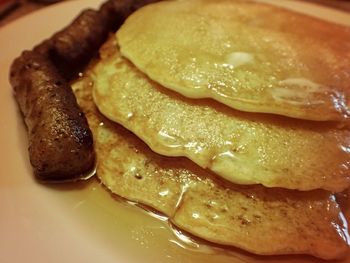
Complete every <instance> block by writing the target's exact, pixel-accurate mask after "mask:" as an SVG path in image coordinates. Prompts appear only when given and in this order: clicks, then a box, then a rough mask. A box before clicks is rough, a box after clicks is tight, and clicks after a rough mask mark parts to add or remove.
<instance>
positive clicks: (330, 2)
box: [0, 0, 350, 26]
mask: <svg viewBox="0 0 350 263" xmlns="http://www.w3.org/2000/svg"><path fill="white" fill-rule="evenodd" d="M64 1H74V0H64ZM276 1H277V0H276ZM295 1H306V2H312V3H316V4H320V5H325V6H329V7H332V8H336V9H340V10H343V11H345V12H350V0H295ZM3 2H5V3H6V2H7V3H8V4H9V5H13V6H12V7H10V8H9V10H7V12H6V13H5V14H3V15H1V10H0V26H3V25H5V24H7V23H9V22H11V21H13V20H15V19H17V18H18V17H21V16H23V15H26V14H28V13H31V12H33V11H35V10H38V9H41V8H43V7H45V6H47V5H49V4H48V3H45V0H36V1H30V0H17V1H15V0H3ZM46 2H50V1H49V0H46ZM51 2H52V0H51ZM1 3H2V1H1V0H0V4H1ZM14 3H16V4H14Z"/></svg>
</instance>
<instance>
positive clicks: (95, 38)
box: [48, 9, 109, 79]
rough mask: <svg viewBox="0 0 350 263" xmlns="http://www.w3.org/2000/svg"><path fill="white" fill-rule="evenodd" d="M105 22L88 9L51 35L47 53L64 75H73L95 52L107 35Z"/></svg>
mask: <svg viewBox="0 0 350 263" xmlns="http://www.w3.org/2000/svg"><path fill="white" fill-rule="evenodd" d="M107 22H108V21H107V19H106V18H105V17H102V16H100V15H99V14H98V12H97V11H94V10H90V9H88V10H85V11H83V12H82V13H81V14H80V15H79V16H78V17H77V18H76V19H75V20H74V21H73V22H72V23H71V24H70V25H69V26H68V27H66V28H64V29H63V30H61V31H60V32H57V33H56V34H54V35H53V36H52V37H51V39H50V40H49V46H50V47H49V50H48V55H49V58H50V59H51V60H52V62H53V63H54V64H55V66H56V67H57V68H58V70H59V71H60V72H61V73H62V75H63V76H64V77H66V78H67V79H70V78H72V77H74V76H75V74H76V73H77V71H78V70H80V69H81V67H82V66H84V65H85V64H86V63H87V62H88V61H89V60H90V59H91V57H92V56H93V55H94V54H95V53H96V52H97V50H98V47H99V46H100V45H101V44H102V43H103V42H104V41H105V39H106V37H107V35H108V32H109V28H108V24H107Z"/></svg>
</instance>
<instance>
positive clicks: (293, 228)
mask: <svg viewBox="0 0 350 263" xmlns="http://www.w3.org/2000/svg"><path fill="white" fill-rule="evenodd" d="M107 53H108V52H107ZM89 75H90V73H89V72H87V74H86V75H85V76H86V77H85V79H82V80H80V81H78V82H76V83H75V84H74V85H73V89H74V92H75V94H76V96H77V99H78V103H79V105H80V106H81V107H82V109H83V111H84V113H85V114H86V116H87V118H88V121H89V125H90V127H91V129H92V132H93V135H94V142H95V149H96V156H97V175H98V176H99V178H100V179H101V181H102V183H103V184H105V185H106V187H107V188H108V189H110V190H111V191H112V192H113V193H115V194H117V195H120V196H122V197H124V198H127V199H128V200H132V201H136V202H139V203H142V204H145V205H148V206H150V207H152V208H154V209H156V210H158V211H160V212H162V213H164V214H165V215H166V216H168V218H169V221H171V222H172V223H174V224H175V225H177V226H178V227H180V228H181V229H184V230H186V231H188V232H189V233H192V234H194V235H196V236H199V237H202V238H204V239H206V240H209V241H212V242H215V243H219V244H225V245H231V246H236V247H239V248H242V249H245V250H247V251H250V252H253V253H257V254H263V255H270V254H274V255H275V254H311V255H314V256H317V257H320V258H325V259H334V258H338V257H341V256H342V255H343V254H344V253H345V252H346V251H347V244H346V235H347V232H346V229H345V228H344V222H342V221H341V219H340V218H341V216H342V214H341V211H340V209H339V207H338V205H337V203H336V201H335V198H334V196H333V195H331V194H329V193H327V192H325V191H322V190H318V191H311V192H298V191H291V190H283V189H266V188H264V187H262V186H248V187H247V186H236V185H233V184H230V183H225V182H222V181H218V180H217V179H215V176H213V175H212V174H211V173H209V172H207V171H205V170H203V169H201V168H200V167H198V166H196V165H195V164H194V163H192V162H191V161H189V160H187V159H185V158H168V157H164V156H160V155H158V154H156V153H154V152H152V151H151V150H150V149H149V148H148V147H147V145H145V144H144V143H143V142H142V141H141V140H139V139H138V138H137V137H136V136H135V135H133V134H132V133H131V132H129V131H127V130H125V129H124V128H123V127H121V126H119V125H117V124H116V123H113V122H111V121H109V120H107V119H106V118H104V117H103V116H102V115H101V114H100V113H99V112H98V111H97V109H96V108H95V105H94V103H93V101H92V95H91V86H92V85H91V84H92V83H93V81H92V80H91V79H90V77H89Z"/></svg>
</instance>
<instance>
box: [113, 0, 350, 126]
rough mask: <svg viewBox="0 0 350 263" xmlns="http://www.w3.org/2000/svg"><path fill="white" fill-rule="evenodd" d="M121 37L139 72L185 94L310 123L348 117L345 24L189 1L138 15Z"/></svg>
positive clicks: (248, 5)
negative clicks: (305, 120)
mask: <svg viewBox="0 0 350 263" xmlns="http://www.w3.org/2000/svg"><path fill="white" fill-rule="evenodd" d="M117 38H118V42H119V45H120V47H121V53H122V55H123V56H125V57H127V58H128V59H129V60H130V61H132V63H133V64H135V65H136V66H137V68H138V69H140V70H141V71H142V72H144V73H145V74H146V75H148V76H149V77H150V78H151V79H153V80H154V81H156V82H158V83H160V84H161V85H162V86H164V87H166V88H169V89H171V90H174V91H176V92H179V93H181V94H183V95H184V96H187V97H191V98H213V99H215V100H217V101H220V102H221V103H224V104H226V105H228V106H229V107H232V108H235V109H238V110H242V111H249V112H265V113H274V114H279V115H285V116H290V117H295V118H300V119H307V120H340V119H347V118H348V117H349V112H350V111H349V109H348V107H347V95H349V94H348V89H349V83H350V74H349V72H350V28H347V27H345V26H340V25H335V24H331V23H328V22H325V21H321V20H318V19H316V18H312V17H309V16H306V15H302V14H298V13H295V12H292V11H289V10H285V9H282V8H278V7H274V6H270V5H266V4H261V3H255V2H251V1H239V0H236V1H233V0H183V1H164V2H160V3H156V4H152V5H148V6H146V7H144V8H142V9H140V10H138V11H137V12H135V13H134V14H132V15H131V16H130V17H129V18H128V19H127V20H126V22H125V23H124V25H123V26H122V27H121V29H120V30H119V31H118V32H117Z"/></svg>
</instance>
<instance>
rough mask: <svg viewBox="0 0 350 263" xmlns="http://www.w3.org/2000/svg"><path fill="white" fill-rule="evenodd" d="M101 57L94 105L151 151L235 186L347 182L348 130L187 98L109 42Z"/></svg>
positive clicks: (338, 186)
mask: <svg viewBox="0 0 350 263" xmlns="http://www.w3.org/2000/svg"><path fill="white" fill-rule="evenodd" d="M101 56H102V58H101V60H100V61H99V62H98V63H97V64H96V65H95V66H94V68H93V74H92V78H93V82H94V91H93V95H94V100H95V103H96V105H97V107H98V108H99V110H100V111H101V112H102V113H103V114H104V115H105V116H107V117H108V118H109V119H111V120H113V121H115V122H118V123H120V124H121V125H123V126H124V127H126V128H127V129H129V130H131V131H132V132H133V133H135V134H136V135H137V136H138V137H140V138H141V139H142V140H143V141H144V142H146V143H147V144H148V146H149V147H151V148H152V150H154V151H155V152H157V153H159V154H163V155H166V156H185V157H188V158H189V159H191V160H192V161H194V162H195V163H196V164H198V165H199V166H201V167H202V168H208V169H210V170H212V171H213V172H215V173H216V174H218V175H220V176H222V177H224V178H225V179H227V180H229V181H232V182H234V183H238V184H263V185H264V186H267V187H283V188H289V189H299V190H311V189H317V188H323V189H326V190H331V191H335V192H338V191H342V190H344V189H345V188H347V187H348V186H349V183H350V178H349V164H350V156H349V153H348V151H349V149H350V132H349V131H347V130H345V129H341V130H339V129H337V128H336V127H333V126H334V125H333V126H332V124H330V123H328V122H312V121H303V120H296V119H290V118H285V117H280V116H274V115H267V114H252V113H246V112H240V111H236V110H233V109H230V108H228V107H226V106H225V105H222V104H220V103H216V102H215V101H212V100H191V99H187V98H185V97H183V96H181V95H179V94H177V93H174V92H172V91H169V90H167V89H164V88H163V87H161V86H160V85H158V84H157V83H155V82H153V81H151V80H150V79H149V78H147V76H145V75H144V74H143V73H141V72H140V71H139V70H137V68H135V67H134V66H133V65H132V64H131V63H129V62H128V61H127V60H125V59H124V58H123V57H122V56H121V55H120V52H119V51H118V48H117V44H116V43H115V42H113V41H110V42H109V43H108V45H106V46H105V48H104V49H102V52H101Z"/></svg>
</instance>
